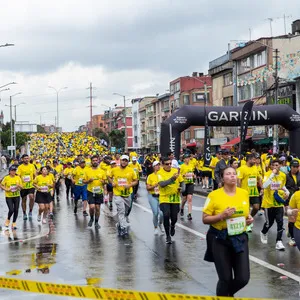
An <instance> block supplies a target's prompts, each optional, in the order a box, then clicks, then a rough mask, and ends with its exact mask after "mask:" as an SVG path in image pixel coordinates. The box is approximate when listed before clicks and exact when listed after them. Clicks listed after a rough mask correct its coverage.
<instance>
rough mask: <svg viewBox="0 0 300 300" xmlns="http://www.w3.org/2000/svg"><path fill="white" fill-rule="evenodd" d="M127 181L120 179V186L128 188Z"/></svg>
mask: <svg viewBox="0 0 300 300" xmlns="http://www.w3.org/2000/svg"><path fill="white" fill-rule="evenodd" d="M126 185H127V179H126V178H118V186H126Z"/></svg>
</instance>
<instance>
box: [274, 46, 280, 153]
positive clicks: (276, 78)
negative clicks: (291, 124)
mask: <svg viewBox="0 0 300 300" xmlns="http://www.w3.org/2000/svg"><path fill="white" fill-rule="evenodd" d="M278 53H279V51H278V49H275V72H274V80H275V87H274V88H275V93H274V102H275V105H276V104H278V83H279V82H278V81H279V77H278V58H279V57H278ZM278 148H279V147H278V124H276V125H274V130H273V153H278V150H279V149H278Z"/></svg>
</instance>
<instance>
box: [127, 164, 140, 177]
mask: <svg viewBox="0 0 300 300" xmlns="http://www.w3.org/2000/svg"><path fill="white" fill-rule="evenodd" d="M128 167H129V168H131V169H132V170H133V171H134V172H135V174H136V177H137V179H138V180H139V179H140V172H142V167H141V165H140V164H139V163H138V162H136V163H135V164H134V163H132V162H130V163H129V164H128Z"/></svg>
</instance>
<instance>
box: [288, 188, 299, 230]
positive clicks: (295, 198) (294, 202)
mask: <svg viewBox="0 0 300 300" xmlns="http://www.w3.org/2000/svg"><path fill="white" fill-rule="evenodd" d="M289 206H290V208H292V209H295V208H297V209H299V212H298V215H297V219H296V222H295V227H296V228H298V229H300V191H297V192H295V193H294V194H293V196H292V197H291V199H290V203H289Z"/></svg>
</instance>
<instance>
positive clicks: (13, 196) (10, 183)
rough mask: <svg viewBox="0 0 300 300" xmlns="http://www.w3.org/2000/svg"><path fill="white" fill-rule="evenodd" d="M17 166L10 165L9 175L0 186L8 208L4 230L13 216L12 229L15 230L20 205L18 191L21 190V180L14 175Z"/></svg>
mask: <svg viewBox="0 0 300 300" xmlns="http://www.w3.org/2000/svg"><path fill="white" fill-rule="evenodd" d="M17 169H18V168H17V166H15V165H12V166H11V167H10V168H9V174H8V175H7V176H5V177H4V178H3V180H2V182H1V184H0V186H1V188H2V190H4V191H5V199H6V204H7V206H8V216H7V219H6V221H5V227H6V229H8V228H9V224H10V218H11V217H12V215H13V223H12V229H13V230H14V229H17V224H16V222H17V218H18V212H19V205H20V191H21V189H22V180H21V178H20V177H19V176H17V175H16V171H17Z"/></svg>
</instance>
